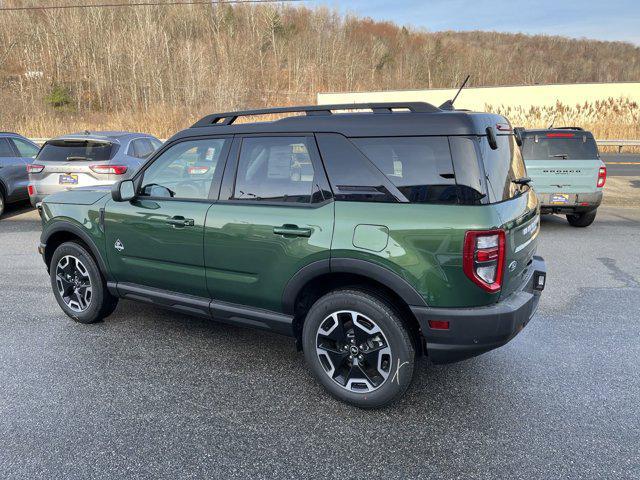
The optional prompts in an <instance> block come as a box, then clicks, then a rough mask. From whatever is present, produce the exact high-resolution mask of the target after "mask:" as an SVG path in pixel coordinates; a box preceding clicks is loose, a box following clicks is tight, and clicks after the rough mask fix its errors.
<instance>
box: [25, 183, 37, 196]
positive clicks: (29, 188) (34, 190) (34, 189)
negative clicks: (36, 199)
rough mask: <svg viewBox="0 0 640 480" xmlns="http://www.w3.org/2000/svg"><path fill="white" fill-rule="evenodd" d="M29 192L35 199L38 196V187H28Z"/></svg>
mask: <svg viewBox="0 0 640 480" xmlns="http://www.w3.org/2000/svg"><path fill="white" fill-rule="evenodd" d="M27 192H29V196H30V197H33V196H34V195H35V194H36V187H34V186H33V185H28V186H27Z"/></svg>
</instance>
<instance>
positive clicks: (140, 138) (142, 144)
mask: <svg viewBox="0 0 640 480" xmlns="http://www.w3.org/2000/svg"><path fill="white" fill-rule="evenodd" d="M160 145H162V142H161V141H160V140H158V139H157V138H156V137H154V136H153V135H148V134H146V133H132V132H84V133H74V134H71V135H64V136H62V137H57V138H53V139H51V140H48V141H47V142H45V143H44V145H43V146H42V148H41V149H40V152H39V153H38V156H37V157H36V158H35V160H34V161H33V163H31V164H30V165H28V166H27V170H28V172H29V199H30V200H31V204H32V205H34V206H35V205H36V204H37V203H38V202H41V201H42V199H43V198H44V197H46V196H47V195H51V194H52V193H56V192H59V191H61V190H69V189H72V188H76V187H87V186H94V185H109V184H112V183H114V182H116V181H117V180H122V179H123V178H127V177H129V176H131V175H133V173H135V171H136V170H137V169H138V168H139V167H140V166H141V165H142V164H143V163H144V162H145V160H146V159H147V158H148V157H149V156H150V155H151V154H152V153H153V152H154V151H155V150H157V149H158V147H160Z"/></svg>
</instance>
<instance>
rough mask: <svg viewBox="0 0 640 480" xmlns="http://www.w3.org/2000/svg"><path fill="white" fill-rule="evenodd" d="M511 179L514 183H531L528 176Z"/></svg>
mask: <svg viewBox="0 0 640 480" xmlns="http://www.w3.org/2000/svg"><path fill="white" fill-rule="evenodd" d="M511 181H512V182H513V183H515V184H516V185H529V184H530V183H531V179H530V178H529V177H520V178H514V179H513V180H511Z"/></svg>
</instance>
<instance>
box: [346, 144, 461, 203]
mask: <svg viewBox="0 0 640 480" xmlns="http://www.w3.org/2000/svg"><path fill="white" fill-rule="evenodd" d="M352 141H353V143H355V145H356V146H357V147H358V148H359V149H360V150H361V151H362V152H363V153H364V154H365V155H366V156H367V158H369V160H371V162H373V164H374V165H375V166H376V167H377V168H378V169H379V170H380V171H381V172H382V173H383V174H384V175H385V176H386V177H387V178H388V179H389V180H391V182H392V183H393V184H394V185H395V186H396V187H397V188H398V190H400V192H402V194H403V195H404V196H405V197H406V198H407V200H409V201H410V202H411V203H457V202H458V194H457V188H456V181H455V175H454V171H453V165H452V162H451V151H450V150H449V141H448V139H447V137H376V138H353V139H352Z"/></svg>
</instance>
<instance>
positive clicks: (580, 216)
mask: <svg viewBox="0 0 640 480" xmlns="http://www.w3.org/2000/svg"><path fill="white" fill-rule="evenodd" d="M595 219H596V210H592V211H590V212H584V213H574V214H569V215H567V221H568V222H569V225H571V226H572V227H588V226H589V225H591V224H592V223H593V221H594V220H595Z"/></svg>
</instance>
